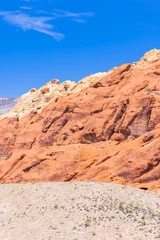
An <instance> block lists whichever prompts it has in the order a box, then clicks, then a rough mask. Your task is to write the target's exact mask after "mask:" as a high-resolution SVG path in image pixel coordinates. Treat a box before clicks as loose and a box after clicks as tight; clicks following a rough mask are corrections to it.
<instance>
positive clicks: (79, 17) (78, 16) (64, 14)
mask: <svg viewBox="0 0 160 240" xmlns="http://www.w3.org/2000/svg"><path fill="white" fill-rule="evenodd" d="M52 15H53V16H54V17H55V18H71V20H72V21H75V22H78V23H85V22H86V18H87V17H92V16H94V13H93V12H81V13H72V12H68V11H63V10H60V9H56V10H54V11H53V13H52Z"/></svg>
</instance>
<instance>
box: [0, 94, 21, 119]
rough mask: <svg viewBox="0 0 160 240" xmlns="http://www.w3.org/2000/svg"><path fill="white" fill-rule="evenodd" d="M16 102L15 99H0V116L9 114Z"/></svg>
mask: <svg viewBox="0 0 160 240" xmlns="http://www.w3.org/2000/svg"><path fill="white" fill-rule="evenodd" d="M17 101H18V99H16V98H0V115H1V114H4V113H7V112H9V111H10V110H11V109H12V108H13V107H14V106H15V105H16V103H17Z"/></svg>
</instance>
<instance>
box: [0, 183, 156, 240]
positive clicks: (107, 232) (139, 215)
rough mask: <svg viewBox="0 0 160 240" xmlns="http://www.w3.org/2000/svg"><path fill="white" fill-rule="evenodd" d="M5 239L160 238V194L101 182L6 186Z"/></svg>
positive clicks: (1, 216)
mask: <svg viewBox="0 0 160 240" xmlns="http://www.w3.org/2000/svg"><path fill="white" fill-rule="evenodd" d="M0 239H1V240H92V239H93V240H94V239H95V240H117V239H122V240H154V239H160V194H155V193H152V192H147V191H143V190H138V189H134V188H131V187H126V186H121V185H112V184H102V183H86V182H80V183H40V184H26V185H15V184H10V185H3V184H1V185H0Z"/></svg>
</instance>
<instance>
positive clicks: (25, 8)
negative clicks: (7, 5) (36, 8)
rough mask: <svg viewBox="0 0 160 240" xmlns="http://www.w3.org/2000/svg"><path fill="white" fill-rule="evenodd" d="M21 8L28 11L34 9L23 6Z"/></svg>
mask: <svg viewBox="0 0 160 240" xmlns="http://www.w3.org/2000/svg"><path fill="white" fill-rule="evenodd" d="M20 8H21V9H23V10H27V11H28V10H32V7H26V6H21V7H20Z"/></svg>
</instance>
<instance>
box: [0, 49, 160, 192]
mask: <svg viewBox="0 0 160 240" xmlns="http://www.w3.org/2000/svg"><path fill="white" fill-rule="evenodd" d="M98 76H99V77H96V78H95V77H94V81H93V77H90V78H88V80H87V79H86V81H88V82H87V84H86V82H85V81H82V82H80V83H78V84H77V85H76V84H75V85H74V86H73V87H72V89H71V90H70V91H69V92H65V94H58V97H57V95H56V97H54V98H53V96H52V97H51V98H50V99H49V101H48V104H45V105H44V102H47V100H44V99H45V98H44V99H43V107H41V106H38V105H36V101H38V102H39V104H40V103H41V102H42V101H40V100H39V99H38V98H40V95H38V96H36V95H35V96H36V97H37V99H36V101H35V104H34V107H35V106H36V107H37V106H38V107H37V109H35V108H34V107H33V108H31V107H30V108H29V110H30V111H26V114H23V112H24V110H23V109H22V108H23V107H22V105H23V101H22V99H23V98H22V99H21V100H20V101H21V102H20V105H21V106H20V107H19V112H18V109H16V113H15V112H14V114H13V111H12V112H11V113H10V114H7V115H4V116H2V117H1V120H0V182H5V183H8V182H14V183H18V182H38V181H81V180H83V181H102V182H113V183H122V184H130V185H132V186H136V187H139V188H144V189H149V190H160V51H158V50H152V51H151V52H149V53H147V54H146V55H145V56H144V57H143V58H142V59H141V60H140V61H139V62H137V63H134V64H124V65H122V66H120V67H117V68H115V69H113V70H112V71H110V72H109V73H104V74H100V75H98ZM54 84H55V83H54ZM56 84H58V83H56ZM72 85H73V84H72ZM57 88H58V87H57ZM60 88H61V86H60ZM65 90H66V89H65ZM31 92H35V90H34V91H33V90H32V91H31ZM48 92H49V90H46V91H43V92H41V93H42V94H43V96H44V95H45V94H48ZM52 94H53V92H52ZM41 97H42V96H41ZM47 97H48V95H47ZM34 100H35V99H34ZM25 101H26V100H25ZM32 101H33V99H32ZM39 109H41V111H39Z"/></svg>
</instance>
